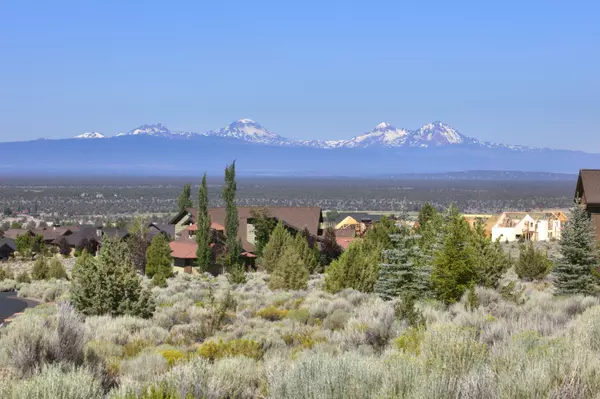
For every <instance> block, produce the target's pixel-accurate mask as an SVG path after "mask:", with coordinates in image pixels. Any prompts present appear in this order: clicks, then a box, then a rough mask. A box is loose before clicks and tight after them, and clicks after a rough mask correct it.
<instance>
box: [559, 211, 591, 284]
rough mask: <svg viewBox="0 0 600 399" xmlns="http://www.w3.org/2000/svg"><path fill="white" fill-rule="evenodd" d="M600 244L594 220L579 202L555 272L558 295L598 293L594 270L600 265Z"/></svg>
mask: <svg viewBox="0 0 600 399" xmlns="http://www.w3.org/2000/svg"><path fill="white" fill-rule="evenodd" d="M597 245H598V244H597V242H596V239H595V235H594V226H593V224H592V221H591V220H590V217H589V215H588V213H587V212H586V210H585V208H584V207H583V206H582V205H581V203H579V201H577V202H576V203H575V204H574V205H573V208H571V220H570V221H569V222H568V223H567V226H566V228H565V229H564V231H563V232H562V239H561V241H560V253H561V254H562V259H560V260H559V261H558V265H557V267H556V270H555V271H554V274H555V275H556V283H555V286H556V294H557V295H572V294H584V295H592V294H593V293H595V291H596V286H595V284H594V276H593V272H594V271H596V270H597V269H598V266H599V262H598V246H597Z"/></svg>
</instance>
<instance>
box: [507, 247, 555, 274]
mask: <svg viewBox="0 0 600 399" xmlns="http://www.w3.org/2000/svg"><path fill="white" fill-rule="evenodd" d="M551 267H552V262H551V261H550V259H548V257H547V256H546V254H545V253H543V252H542V251H539V250H536V249H535V247H534V246H533V243H532V242H529V243H528V244H521V248H520V252H519V260H518V261H517V263H516V264H515V272H516V273H517V275H518V276H519V278H522V279H525V280H539V279H542V278H544V277H546V276H547V275H548V273H549V272H550V269H551Z"/></svg>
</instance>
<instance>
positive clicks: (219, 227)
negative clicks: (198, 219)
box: [187, 222, 225, 231]
mask: <svg viewBox="0 0 600 399" xmlns="http://www.w3.org/2000/svg"><path fill="white" fill-rule="evenodd" d="M210 228H211V229H213V230H217V231H225V227H224V226H223V225H221V224H219V223H215V222H211V224H210ZM187 229H188V230H189V231H198V224H197V223H194V224H190V226H189V227H188V228H187Z"/></svg>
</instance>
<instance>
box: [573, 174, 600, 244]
mask: <svg viewBox="0 0 600 399" xmlns="http://www.w3.org/2000/svg"><path fill="white" fill-rule="evenodd" d="M575 198H579V199H580V200H581V203H582V204H583V205H584V206H585V209H586V210H587V212H588V214H589V215H590V217H591V219H592V222H593V223H594V228H595V229H596V238H597V239H598V240H600V169H582V170H580V171H579V178H578V179H577V188H576V189H575Z"/></svg>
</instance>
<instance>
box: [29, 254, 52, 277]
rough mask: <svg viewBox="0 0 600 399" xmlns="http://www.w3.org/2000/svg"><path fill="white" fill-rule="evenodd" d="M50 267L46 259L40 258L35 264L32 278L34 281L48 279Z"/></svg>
mask: <svg viewBox="0 0 600 399" xmlns="http://www.w3.org/2000/svg"><path fill="white" fill-rule="evenodd" d="M48 273H49V267H48V262H47V260H46V258H44V257H39V258H37V260H36V261H35V263H34V264H33V269H32V270H31V278H32V279H33V280H45V279H47V278H48Z"/></svg>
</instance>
